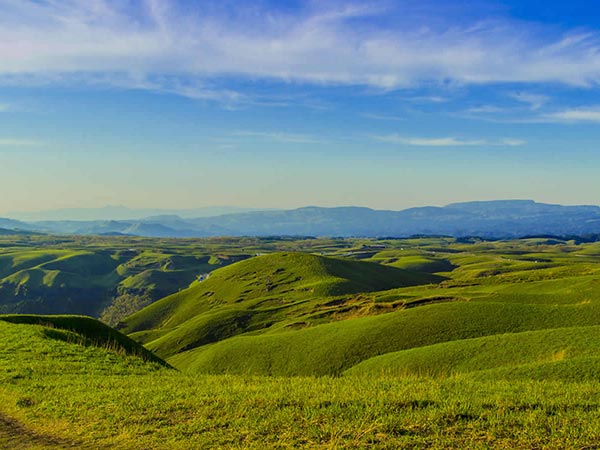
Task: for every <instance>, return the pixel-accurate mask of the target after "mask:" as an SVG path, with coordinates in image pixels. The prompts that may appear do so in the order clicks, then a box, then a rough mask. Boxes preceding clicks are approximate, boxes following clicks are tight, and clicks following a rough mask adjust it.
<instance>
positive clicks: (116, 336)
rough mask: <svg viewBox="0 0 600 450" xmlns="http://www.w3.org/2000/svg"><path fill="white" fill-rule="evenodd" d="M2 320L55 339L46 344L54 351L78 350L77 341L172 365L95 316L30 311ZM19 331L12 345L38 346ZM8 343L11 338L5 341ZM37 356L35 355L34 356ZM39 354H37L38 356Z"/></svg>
mask: <svg viewBox="0 0 600 450" xmlns="http://www.w3.org/2000/svg"><path fill="white" fill-rule="evenodd" d="M0 323H1V324H2V325H3V326H6V325H5V324H8V323H10V324H14V325H23V326H22V327H16V328H13V327H8V328H7V329H8V330H11V329H12V330H13V331H14V330H17V331H18V330H19V329H20V330H26V331H27V333H28V335H30V336H31V335H32V331H31V330H34V331H35V333H37V334H35V339H33V340H34V341H35V340H40V339H41V338H45V339H49V340H54V341H58V342H46V343H45V344H47V345H45V346H46V347H50V348H51V349H52V351H54V350H57V351H59V350H60V349H62V348H63V347H64V348H67V347H68V348H70V349H77V347H72V346H71V345H67V344H73V345H78V346H80V347H81V346H84V347H95V348H98V349H101V350H103V351H107V352H109V353H114V354H117V355H120V356H123V357H125V358H126V359H128V360H129V359H130V357H136V358H139V359H141V360H143V361H146V362H149V363H153V364H159V365H162V366H165V367H166V366H168V365H167V364H166V363H165V362H164V361H163V360H162V359H160V358H158V357H157V356H156V355H154V354H153V353H151V352H149V351H148V350H146V349H145V348H144V347H142V346H141V345H139V344H138V343H137V342H135V341H134V340H132V339H130V338H129V337H127V336H125V335H124V334H122V333H120V332H118V331H117V330H115V329H113V328H111V327H109V326H107V325H105V324H103V323H102V322H99V321H98V320H95V319H92V318H91V317H84V316H71V315H64V316H41V315H27V314H13V315H0ZM17 331H15V338H14V339H13V340H12V341H11V343H10V344H11V348H13V349H19V351H20V350H21V347H24V348H33V347H32V346H35V344H34V343H33V342H29V343H27V345H25V343H24V337H23V336H21V335H18V334H17ZM3 342H8V341H3ZM40 352H41V350H40V349H39V348H37V347H36V348H35V353H36V354H37V353H40ZM32 357H33V356H32ZM35 357H37V356H35Z"/></svg>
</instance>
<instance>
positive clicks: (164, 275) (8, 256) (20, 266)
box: [0, 238, 228, 324]
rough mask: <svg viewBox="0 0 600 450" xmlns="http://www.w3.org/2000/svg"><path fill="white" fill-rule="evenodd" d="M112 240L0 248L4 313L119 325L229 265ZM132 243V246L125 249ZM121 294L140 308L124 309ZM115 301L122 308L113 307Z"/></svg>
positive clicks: (0, 298)
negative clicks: (75, 317) (72, 316)
mask: <svg viewBox="0 0 600 450" xmlns="http://www.w3.org/2000/svg"><path fill="white" fill-rule="evenodd" d="M108 242H110V245H109V246H106V245H97V246H81V247H80V248H77V247H78V246H74V245H73V246H68V247H69V248H63V246H56V247H55V248H44V249H41V248H27V247H26V248H23V247H20V246H14V247H8V248H4V249H3V248H1V247H0V313H50V314H57V313H77V314H86V315H93V316H100V315H102V317H103V319H105V320H106V321H107V322H109V323H113V324H114V323H117V322H118V320H120V319H121V318H122V317H124V316H125V315H129V314H131V313H133V312H135V311H136V310H137V309H140V308H141V307H143V306H146V305H147V304H149V303H151V302H152V301H155V300H157V299H159V298H162V297H165V296H167V295H169V294H172V293H173V292H177V291H178V290H180V289H184V288H186V287H188V286H189V285H190V283H191V282H192V281H194V280H195V279H196V278H197V277H198V276H199V275H200V274H203V273H207V272H210V271H212V270H214V269H215V268H217V267H221V266H223V265H226V264H227V263H228V261H227V260H226V259H219V258H215V257H213V256H211V255H206V254H201V253H200V254H198V252H197V251H193V250H191V249H188V251H189V253H191V254H187V255H180V254H178V250H175V251H173V250H167V251H163V250H161V251H156V250H151V249H147V248H146V246H145V245H142V246H140V245H139V243H136V242H133V243H132V242H128V241H127V240H123V242H122V243H121V244H120V245H115V244H118V243H119V241H118V240H116V238H113V239H112V240H108ZM143 242H144V241H142V243H143ZM101 243H102V241H101ZM127 244H129V245H131V247H130V248H122V247H123V246H124V245H127ZM59 247H60V248H59ZM122 297H124V298H125V299H126V300H127V302H126V303H128V304H129V305H132V304H139V307H138V308H137V309H132V308H127V307H125V305H124V303H125V302H123V301H122V300H123V299H122ZM130 300H133V301H130ZM136 300H138V301H136ZM115 303H116V304H117V306H118V305H119V303H120V304H121V308H120V309H119V308H118V307H116V308H115V307H113V308H111V305H113V304H115Z"/></svg>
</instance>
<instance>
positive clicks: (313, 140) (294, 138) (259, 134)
mask: <svg viewBox="0 0 600 450" xmlns="http://www.w3.org/2000/svg"><path fill="white" fill-rule="evenodd" d="M233 136H234V137H237V138H243V139H260V140H266V141H273V142H281V143H286V144H317V143H321V142H323V140H322V139H320V138H318V137H315V136H312V135H309V134H298V133H285V132H265V131H236V132H235V133H233Z"/></svg>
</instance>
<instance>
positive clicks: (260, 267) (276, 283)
mask: <svg viewBox="0 0 600 450" xmlns="http://www.w3.org/2000/svg"><path fill="white" fill-rule="evenodd" d="M443 279H444V278H443V277H440V276H437V275H432V274H427V273H419V272H410V271H405V270H401V269H397V268H394V267H389V266H385V265H380V264H374V263H368V262H361V261H352V260H344V259H340V258H329V257H323V256H318V255H311V254H305V253H274V254H269V255H264V256H258V257H255V258H251V259H248V260H245V261H242V262H239V263H237V264H233V265H230V266H228V267H225V268H222V269H219V270H216V271H214V272H213V273H212V274H211V276H210V277H209V278H208V279H206V280H204V281H202V282H198V283H195V284H194V285H193V286H191V287H190V288H189V289H187V290H184V291H181V292H178V293H177V294H174V295H172V296H170V297H167V298H165V299H162V300H160V301H158V302H156V303H154V304H152V305H150V306H149V307H147V308H145V309H143V310H142V311H140V312H138V313H136V314H134V315H133V316H131V317H129V318H128V319H127V320H126V321H125V322H124V323H123V325H122V328H121V329H122V331H123V332H125V333H133V334H132V336H134V337H135V338H136V339H139V340H140V341H141V342H144V343H145V344H146V345H147V347H148V348H150V349H152V350H153V351H156V352H157V353H158V354H159V355H162V356H163V357H167V356H171V355H173V354H175V353H178V352H181V351H184V350H187V349H190V348H194V347H197V346H200V345H204V344H208V343H211V342H216V341H220V340H223V339H226V338H229V337H232V336H235V335H238V334H242V333H247V332H252V331H257V330H264V329H268V328H272V327H276V328H277V327H279V328H280V327H285V326H290V325H292V326H293V325H294V324H295V323H298V322H303V321H311V320H319V319H323V318H325V317H329V319H328V320H334V318H333V317H332V316H333V315H334V314H339V313H340V312H341V311H343V309H344V305H346V307H348V305H352V304H353V303H354V302H355V297H356V296H357V295H359V294H360V293H368V292H374V291H379V290H384V289H390V288H396V287H400V286H412V285H421V284H426V283H427V284H431V283H435V282H440V281H442V280H443ZM350 308H352V306H350Z"/></svg>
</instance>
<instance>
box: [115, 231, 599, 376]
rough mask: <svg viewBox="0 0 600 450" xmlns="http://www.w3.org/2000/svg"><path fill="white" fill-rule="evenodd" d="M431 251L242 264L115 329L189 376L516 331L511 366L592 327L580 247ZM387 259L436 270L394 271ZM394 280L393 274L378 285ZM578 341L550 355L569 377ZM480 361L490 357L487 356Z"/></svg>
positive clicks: (323, 366)
mask: <svg viewBox="0 0 600 450" xmlns="http://www.w3.org/2000/svg"><path fill="white" fill-rule="evenodd" d="M430 245H431V244H430ZM435 245H436V246H435V247H433V248H432V247H431V246H429V247H428V248H427V247H426V248H425V249H423V250H418V249H415V248H414V247H412V248H411V249H407V248H402V249H396V250H382V251H370V250H365V249H360V250H358V249H357V250H356V251H354V250H353V251H350V252H348V251H345V254H346V255H347V257H357V258H359V261H349V260H348V259H346V260H344V259H339V258H324V257H319V256H315V255H306V254H304V255H300V254H285V253H284V254H273V255H268V256H263V257H258V258H252V259H250V260H247V261H244V262H242V263H239V264H234V265H231V266H229V267H227V268H224V269H220V270H218V271H215V272H214V273H213V276H211V278H209V279H208V280H206V281H203V282H201V283H197V284H195V285H194V286H192V287H191V288H190V289H188V290H186V291H182V292H180V293H178V294H175V295H173V296H171V297H168V298H167V299H164V300H161V301H159V302H157V303H155V304H153V305H151V306H150V307H148V308H146V309H145V310H143V311H141V312H139V313H137V314H135V315H134V316H132V317H130V318H128V319H127V320H126V321H125V327H124V329H123V330H124V331H125V332H128V333H132V334H131V336H132V337H133V338H135V339H137V340H139V341H140V342H143V343H144V344H145V345H146V346H147V348H149V349H151V350H152V351H155V352H156V353H157V354H159V355H160V356H162V357H164V358H167V359H168V361H169V362H170V363H171V364H173V365H174V366H176V367H178V368H180V369H181V370H184V371H187V372H190V373H213V374H219V373H230V374H245V375H248V374H252V375H285V376H290V375H340V374H342V373H344V372H345V371H348V373H351V371H352V367H353V366H357V367H358V368H359V367H362V364H365V365H367V366H366V367H371V366H368V364H375V363H374V362H373V363H371V362H370V361H379V359H378V358H382V359H381V360H383V361H388V360H386V359H385V356H386V355H395V354H397V353H398V352H400V353H399V354H404V353H403V352H405V351H417V350H419V349H425V348H430V347H432V346H435V345H442V344H444V345H450V344H452V345H457V346H458V347H457V348H460V349H462V348H463V347H462V345H468V343H470V342H472V341H473V340H474V339H477V338H481V339H494V338H495V337H496V336H505V335H508V336H513V335H514V336H517V337H516V339H517V341H510V342H512V343H513V344H512V345H513V347H514V348H515V349H516V350H515V351H519V352H521V353H519V355H516V356H515V361H528V358H529V357H530V356H531V354H532V353H530V352H533V353H535V351H534V349H535V348H536V347H535V345H534V344H531V343H530V341H531V342H533V341H535V339H534V338H531V337H529V338H528V336H530V335H529V334H527V333H528V332H532V333H544V332H551V331H553V330H564V329H567V330H570V331H569V332H574V333H578V332H579V330H587V332H589V331H590V330H595V328H594V327H595V326H600V265H598V263H597V261H596V260H595V259H594V258H593V257H590V256H589V250H588V249H587V248H586V246H576V245H572V244H568V243H566V242H563V241H556V242H551V243H548V242H547V241H545V240H536V239H531V240H525V241H523V242H518V243H515V242H498V243H489V242H488V243H486V242H479V243H477V244H462V243H461V244H459V243H454V242H452V241H448V240H441V241H438V242H437V243H436V244H435ZM591 245H594V244H591ZM465 250H466V251H465ZM576 255H577V256H576ZM590 258H591V259H590ZM364 261H371V263H370V264H369V263H368V262H364ZM398 261H404V262H405V264H406V265H407V266H409V267H412V268H416V267H419V268H421V269H424V270H426V269H429V270H430V271H433V270H438V271H439V272H438V274H435V273H430V274H426V272H414V271H406V270H399V269H397V268H396V267H394V266H396V265H398ZM373 262H377V263H378V265H377V264H373ZM403 264H404V263H403ZM375 268H376V269H377V272H376V273H375V272H369V270H370V269H373V270H375ZM382 268H384V269H385V270H381V269H382ZM388 268H389V269H390V270H391V269H392V268H393V269H395V270H398V272H390V271H389V270H387V269H388ZM357 274H358V275H357ZM391 274H394V276H393V277H392V278H393V279H395V280H402V281H403V282H402V283H398V285H396V286H394V285H393V283H388V282H387V281H386V279H387V277H388V275H391ZM401 274H402V275H401ZM440 274H443V275H444V276H445V278H443V277H441V276H440ZM427 275H428V276H429V278H428V277H427ZM369 282H370V283H371V284H369ZM329 308H330V309H329ZM585 332H586V331H581V333H584V334H585ZM507 333H508V334H507ZM563 333H566V332H564V331H563ZM542 335H543V334H540V335H539V336H542ZM548 336H554V335H552V334H549V335H548ZM519 339H521V340H519ZM532 340H533V341H532ZM578 342H579V344H578V345H579V346H576V348H574V349H573V353H572V354H573V355H579V356H577V358H576V361H575V360H573V361H571V360H569V361H566V360H565V361H562V362H561V364H562V365H563V366H565V367H566V365H568V366H569V367H570V369H569V370H568V371H566V372H565V375H564V377H566V378H569V377H573V374H574V373H576V372H577V371H581V372H582V373H587V374H588V376H590V375H589V374H593V373H594V370H595V367H596V363H595V362H594V361H593V358H592V357H591V356H590V355H593V354H594V352H595V351H596V350H595V346H594V345H593V343H592V342H589V343H587V344H586V342H587V341H582V340H580V341H578ZM507 345H508V344H507ZM532 345H533V347H532ZM461 351H462V350H461ZM558 351H559V350H556V352H558ZM556 352H555V353H556ZM484 353H485V352H484ZM380 355H383V356H380ZM482 358H484V359H485V358H487V359H488V360H494V353H493V352H489V353H488V354H484V355H483V356H482ZM574 358H575V356H574ZM590 358H592V359H590ZM421 359H423V357H421ZM389 361H391V362H387V363H386V364H387V365H386V366H385V369H386V373H393V374H396V375H398V374H402V373H406V374H413V375H414V374H415V373H417V372H418V371H419V370H420V371H422V372H423V371H424V369H423V368H419V369H418V370H417V369H415V370H414V371H411V369H410V366H407V367H404V365H403V364H404V363H403V362H402V361H404V360H402V359H400V358H399V357H398V358H392V359H390V360H389ZM538 363H539V361H537V360H535V361H534V360H532V361H529V362H528V363H527V364H534V365H535V364H538ZM394 364H395V365H396V366H397V367H396V369H395V370H392V369H391V368H390V366H393V365H394ZM432 364H433V362H432ZM523 364H525V363H523ZM540 364H541V363H540ZM543 364H546V362H543ZM500 366H501V364H500V363H498V367H496V366H491V367H488V368H486V369H485V370H488V372H486V373H489V370H492V369H494V370H495V369H502V370H500V371H499V372H498V376H500V375H501V374H504V375H502V376H508V374H509V372H507V370H508V369H507V368H506V367H500ZM532 367H533V366H532ZM540 367H541V366H540ZM561 367H562V366H561ZM573 367H576V369H573ZM358 368H357V369H356V370H357V371H358V372H360V370H359V369H358ZM371 370H377V369H371ZM453 370H454V371H460V370H459V368H458V367H457V368H454V369H453ZM453 370H450V369H447V370H445V371H444V370H441V371H439V372H435V375H444V376H448V375H451V374H452V373H454V371H453ZM481 370H482V371H483V370H484V369H483V368H482V369H481ZM515 370H516V369H515ZM536 370H537V369H536ZM539 370H540V371H542V372H540V373H544V372H543V370H549V369H547V368H546V369H543V370H542V369H541V368H540V369H539ZM565 370H566V369H565ZM425 372H426V371H425ZM432 373H433V372H432ZM510 373H516V372H514V371H513V372H510ZM555 376H557V377H559V375H555Z"/></svg>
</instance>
